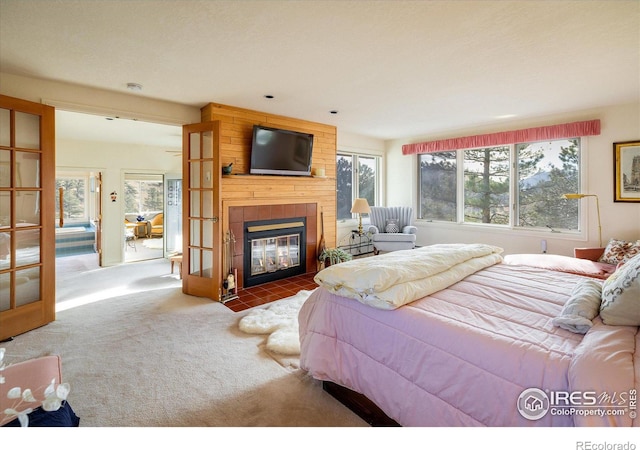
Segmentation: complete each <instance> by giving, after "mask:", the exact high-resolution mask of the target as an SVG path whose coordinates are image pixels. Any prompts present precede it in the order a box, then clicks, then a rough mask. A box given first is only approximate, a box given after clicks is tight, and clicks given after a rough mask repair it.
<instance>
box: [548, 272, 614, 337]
mask: <svg viewBox="0 0 640 450" xmlns="http://www.w3.org/2000/svg"><path fill="white" fill-rule="evenodd" d="M601 295H602V284H600V282H598V281H596V280H593V279H584V280H580V281H579V282H578V283H576V285H575V286H574V288H573V290H572V291H571V296H570V297H569V300H567V302H566V303H565V304H564V307H563V308H562V311H561V312H560V315H559V316H558V317H555V318H554V319H553V324H554V325H555V326H557V327H560V328H564V329H565V330H569V331H572V332H573V333H580V334H585V333H586V332H587V331H589V328H591V327H592V326H593V322H591V320H592V319H593V318H594V317H596V316H597V315H598V311H599V310H600V299H601Z"/></svg>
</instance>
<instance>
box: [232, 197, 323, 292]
mask: <svg viewBox="0 0 640 450" xmlns="http://www.w3.org/2000/svg"><path fill="white" fill-rule="evenodd" d="M229 228H230V229H231V231H232V232H233V234H234V236H235V239H236V245H235V254H234V258H233V261H234V267H235V268H237V270H238V277H237V282H238V284H239V286H238V287H239V288H244V287H250V286H255V285H259V284H262V283H266V282H268V281H273V280H275V279H282V278H285V277H292V276H295V275H299V274H303V273H313V272H315V271H316V270H317V264H316V262H317V255H316V247H317V236H316V235H317V231H316V230H317V204H316V203H298V204H275V205H260V206H231V207H229Z"/></svg>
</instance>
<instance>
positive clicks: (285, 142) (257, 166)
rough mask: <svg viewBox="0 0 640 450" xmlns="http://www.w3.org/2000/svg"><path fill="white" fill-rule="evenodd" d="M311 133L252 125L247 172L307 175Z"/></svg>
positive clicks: (311, 141) (311, 142) (311, 145)
mask: <svg viewBox="0 0 640 450" xmlns="http://www.w3.org/2000/svg"><path fill="white" fill-rule="evenodd" d="M312 153H313V134H308V133H299V132H297V131H289V130H282V129H278V128H269V127H264V126H261V125H254V126H253V141H252V143H251V166H250V169H249V173H252V174H260V175H297V176H309V175H311V155H312Z"/></svg>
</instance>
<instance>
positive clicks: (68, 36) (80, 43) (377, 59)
mask: <svg viewBox="0 0 640 450" xmlns="http://www.w3.org/2000/svg"><path fill="white" fill-rule="evenodd" d="M0 71H2V72H7V73H12V74H17V75H25V76H30V77H36V78H45V79H52V80H60V81H67V82H71V83H78V84H81V85H87V86H92V87H97V88H103V89H110V90H114V91H119V92H127V90H126V84H127V83H128V82H136V83H140V84H142V85H143V90H142V91H141V92H140V93H136V94H131V95H141V96H147V97H151V98H157V99H164V100H170V101H174V102H179V103H183V104H188V105H193V106H196V107H198V108H199V107H202V106H203V105H205V104H207V103H209V102H217V103H223V104H228V105H233V106H239V107H244V108H249V109H254V110H259V111H266V112H270V113H274V114H281V115H285V116H290V117H296V118H301V119H307V120H311V121H317V122H322V123H328V124H334V125H336V126H337V127H338V129H339V130H343V131H347V132H351V133H357V134H361V135H365V136H371V137H375V138H380V139H393V138H410V137H412V136H425V135H428V134H434V133H442V132H446V131H447V130H456V129H462V128H469V127H473V126H482V125H486V124H490V123H494V122H495V121H496V120H501V118H504V117H510V118H512V117H515V118H518V119H526V118H538V117H543V116H545V115H548V114H560V113H565V112H570V111H578V110H584V109H589V108H595V107H600V106H606V105H613V104H621V103H631V102H638V103H640V1H637V0H626V1H618V0H604V1H595V0H594V1H583V0H578V1H568V0H549V1H546V0H544V1H537V0H521V1H508V0H500V1H456V0H448V1H311V0H308V1H278V0H262V1H260V0H246V1H216V0H209V1H191V0H189V1H169V0H164V1H149V0H137V1H129V0H122V1H119V0H108V1H104V0H84V1H78V0H57V1H49V0H40V1H38V0H31V1H24V0H0ZM266 94H270V95H273V96H275V98H274V99H272V100H267V99H266V98H264V95H266ZM330 110H337V111H339V113H338V114H336V115H332V114H330V112H329V111H330ZM101 120H103V121H104V119H103V118H101ZM105 122H106V121H105ZM112 122H114V123H119V124H124V123H125V121H123V120H120V121H112ZM60 125H61V126H62V124H60ZM103 125H104V124H103ZM129 125H131V124H129ZM170 131H171V130H168V131H167V132H170ZM174 131H175V130H174ZM77 132H78V133H79V131H77ZM58 133H60V131H58ZM174 134H175V133H174Z"/></svg>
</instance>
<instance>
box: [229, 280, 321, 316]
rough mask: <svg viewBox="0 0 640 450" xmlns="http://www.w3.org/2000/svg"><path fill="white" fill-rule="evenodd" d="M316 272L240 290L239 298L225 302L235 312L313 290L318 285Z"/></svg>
mask: <svg viewBox="0 0 640 450" xmlns="http://www.w3.org/2000/svg"><path fill="white" fill-rule="evenodd" d="M315 275H316V274H315V273H305V274H302V275H296V276H294V277H289V278H286V279H284V280H278V281H272V282H270V283H264V284H261V285H258V286H253V287H250V288H247V289H241V290H240V291H239V292H238V297H239V298H238V299H236V300H230V301H228V302H226V303H225V306H227V307H228V308H229V309H231V310H232V311H234V312H240V311H244V310H246V309H249V308H253V307H254V306H260V305H264V304H266V303H271V302H273V301H276V300H281V299H283V298H287V297H291V296H292V295H295V294H297V293H298V292H299V291H301V290H303V289H304V290H312V289H315V288H317V287H318V285H317V284H316V283H315V281H313V277H314V276H315Z"/></svg>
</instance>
